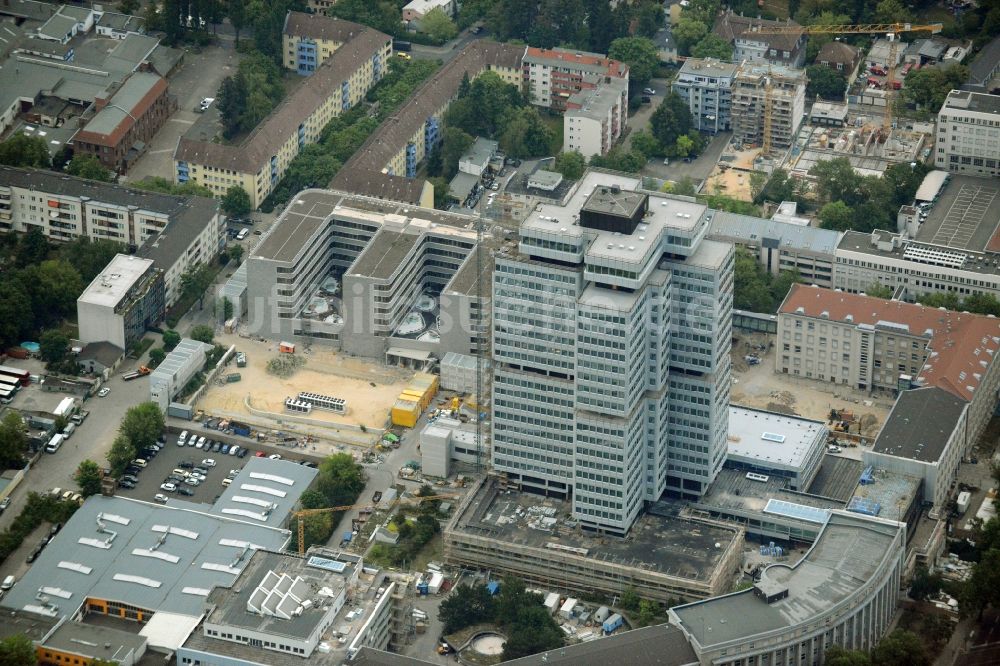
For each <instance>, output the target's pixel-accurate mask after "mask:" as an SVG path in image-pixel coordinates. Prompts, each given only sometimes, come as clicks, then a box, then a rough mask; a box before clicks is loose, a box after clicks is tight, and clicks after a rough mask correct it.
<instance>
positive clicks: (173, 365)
mask: <svg viewBox="0 0 1000 666" xmlns="http://www.w3.org/2000/svg"><path fill="white" fill-rule="evenodd" d="M211 349H212V345H209V344H205V343H204V342H199V341H198V340H192V339H191V338H184V339H183V340H181V341H180V342H179V343H178V344H177V346H176V347H174V348H173V350H172V351H171V352H170V353H169V354H167V357H166V358H165V359H163V362H162V363H160V364H159V365H158V366H156V369H155V370H153V372H152V373H151V374H150V375H149V399H150V400H151V401H153V402H155V403H156V404H157V405H159V407H160V411H162V412H163V413H164V414H166V413H167V407H169V406H170V403H171V401H173V399H174V398H176V397H177V395H178V394H179V393H180V392H181V391H183V390H184V387H185V386H187V383H188V382H189V381H191V378H192V377H194V376H195V375H196V374H198V373H199V372H201V370H202V368H203V367H204V366H205V354H206V353H208V352H209V351H210V350H211Z"/></svg>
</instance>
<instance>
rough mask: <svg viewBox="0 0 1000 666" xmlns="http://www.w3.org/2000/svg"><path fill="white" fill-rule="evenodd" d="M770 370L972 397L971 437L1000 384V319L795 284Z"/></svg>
mask: <svg viewBox="0 0 1000 666" xmlns="http://www.w3.org/2000/svg"><path fill="white" fill-rule="evenodd" d="M776 344H778V345H780V348H779V350H778V353H777V354H776V355H775V372H779V373H783V374H790V375H796V376H799V377H805V378H811V379H815V380H816V381H821V382H826V383H836V384H846V385H848V386H852V387H856V388H859V389H862V390H867V391H885V392H892V393H895V392H896V391H906V390H908V389H910V388H914V387H920V386H936V387H938V388H940V389H943V390H945V391H947V392H948V393H950V394H952V395H953V396H955V397H957V398H959V399H961V400H964V401H965V402H968V403H970V407H969V412H970V416H969V427H968V432H969V433H972V436H973V437H974V436H975V435H976V434H977V433H978V432H980V431H981V430H982V429H983V428H984V427H985V425H986V422H987V421H988V420H989V418H990V415H991V414H992V413H993V410H994V408H995V407H996V402H997V398H996V396H997V389H998V388H1000V363H996V362H994V357H995V355H996V353H997V351H1000V321H998V320H997V319H995V318H992V317H987V316H984V315H974V314H968V313H965V312H954V311H951V310H939V309H937V308H930V307H926V306H923V305H915V304H913V303H903V302H900V301H889V300H886V299H882V298H873V297H871V296H862V295H860V294H847V293H844V292H841V291H833V290H830V289H820V288H818V287H807V286H804V285H794V286H793V287H792V289H791V290H790V291H789V292H788V296H787V297H785V301H784V302H783V303H782V304H781V307H780V308H779V310H778V339H777V342H776Z"/></svg>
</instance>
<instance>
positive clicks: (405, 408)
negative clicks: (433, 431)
mask: <svg viewBox="0 0 1000 666" xmlns="http://www.w3.org/2000/svg"><path fill="white" fill-rule="evenodd" d="M421 411H422V410H421V409H420V403H419V402H414V401H412V400H403V399H400V400H397V401H396V404H394V405H393V406H392V424H393V425H398V426H403V427H404V428H412V427H413V426H415V425H417V419H419V418H420V412H421Z"/></svg>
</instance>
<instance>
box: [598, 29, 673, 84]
mask: <svg viewBox="0 0 1000 666" xmlns="http://www.w3.org/2000/svg"><path fill="white" fill-rule="evenodd" d="M608 57H609V58H613V59H614V60H620V61H622V62H624V63H627V64H628V67H629V81H630V83H631V84H632V85H635V86H641V85H643V84H645V83H646V82H647V81H649V80H650V79H651V78H653V75H654V74H656V70H657V68H658V67H659V66H660V56H659V54H658V53H657V52H656V45H655V44H653V42H652V41H650V40H649V39H646V38H645V37H619V38H618V39H616V40H615V41H613V42H611V46H610V48H609V49H608Z"/></svg>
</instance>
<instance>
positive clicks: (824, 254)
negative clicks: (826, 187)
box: [708, 210, 841, 287]
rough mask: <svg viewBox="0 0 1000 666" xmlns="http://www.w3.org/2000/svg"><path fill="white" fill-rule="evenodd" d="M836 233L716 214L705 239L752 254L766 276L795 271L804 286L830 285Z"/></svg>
mask: <svg viewBox="0 0 1000 666" xmlns="http://www.w3.org/2000/svg"><path fill="white" fill-rule="evenodd" d="M840 236H841V234H840V232H838V231H831V230H829V229H819V228H817V227H810V226H803V225H799V224H792V223H790V222H778V221H777V220H765V219H764V218H760V217H753V216H750V215H739V214H737V213H728V212H726V211H721V210H720V211H717V212H716V213H715V215H714V216H713V217H712V224H711V226H710V227H709V229H708V237H709V238H710V239H712V240H717V241H722V242H724V243H735V244H736V245H738V246H739V247H742V248H745V249H746V250H748V251H749V252H750V253H751V254H753V255H754V256H755V257H756V258H757V260H758V261H759V262H760V264H761V266H763V267H764V268H765V269H766V270H767V272H768V273H770V274H772V275H778V274H779V273H781V272H782V271H798V273H799V277H801V278H802V281H803V282H805V283H806V284H815V285H819V286H820V287H832V286H833V265H834V262H835V256H834V255H835V253H836V251H837V243H838V242H839V241H840Z"/></svg>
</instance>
